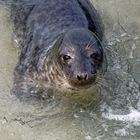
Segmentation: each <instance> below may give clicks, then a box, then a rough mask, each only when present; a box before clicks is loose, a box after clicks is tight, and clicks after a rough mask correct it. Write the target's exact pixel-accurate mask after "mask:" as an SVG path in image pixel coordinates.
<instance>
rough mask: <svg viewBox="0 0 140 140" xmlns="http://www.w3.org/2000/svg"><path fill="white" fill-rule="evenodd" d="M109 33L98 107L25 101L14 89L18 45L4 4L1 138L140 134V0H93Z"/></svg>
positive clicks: (113, 139)
mask: <svg viewBox="0 0 140 140" xmlns="http://www.w3.org/2000/svg"><path fill="white" fill-rule="evenodd" d="M91 1H92V2H93V4H94V5H95V7H96V9H98V11H99V12H100V14H101V16H102V19H103V23H104V25H105V34H106V38H107V42H106V48H107V50H108V53H109V54H110V53H111V56H109V57H108V63H109V64H108V73H107V74H106V77H105V83H103V85H102V86H104V88H103V90H102V94H106V95H107V96H106V99H105V101H103V102H102V104H101V105H100V106H99V107H97V108H92V107H86V108H83V107H77V106H75V105H69V106H68V105H66V104H65V106H64V103H58V102H55V101H52V102H51V101H50V102H47V103H46V102H39V103H35V104H26V103H21V102H19V101H18V100H17V99H16V97H14V96H12V95H11V94H10V89H11V87H12V81H13V80H12V78H13V70H14V67H15V65H16V62H17V56H18V50H17V48H16V47H14V42H13V37H12V36H13V35H12V29H11V24H10V22H9V20H10V19H9V13H8V11H7V9H5V8H4V7H3V6H0V139H2V140H19V139H20V140H139V139H140V15H139V13H140V1H139V0H108V1H107V2H106V1H103V0H91Z"/></svg>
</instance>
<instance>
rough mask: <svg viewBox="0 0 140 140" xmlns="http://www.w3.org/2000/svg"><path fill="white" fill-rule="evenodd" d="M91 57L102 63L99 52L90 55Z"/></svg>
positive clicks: (97, 62)
mask: <svg viewBox="0 0 140 140" xmlns="http://www.w3.org/2000/svg"><path fill="white" fill-rule="evenodd" d="M90 58H91V59H92V60H93V61H94V63H95V64H96V65H98V64H99V63H100V56H99V54H98V53H93V54H91V55H90Z"/></svg>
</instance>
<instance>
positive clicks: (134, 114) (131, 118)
mask: <svg viewBox="0 0 140 140" xmlns="http://www.w3.org/2000/svg"><path fill="white" fill-rule="evenodd" d="M102 116H103V117H104V118H106V119H109V120H119V121H127V122H133V123H134V124H135V125H140V112H139V111H137V110H136V109H130V113H129V114H127V115H116V114H112V113H110V112H109V113H103V114H102Z"/></svg>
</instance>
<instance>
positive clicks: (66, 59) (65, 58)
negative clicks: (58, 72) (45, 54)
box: [62, 55, 71, 62]
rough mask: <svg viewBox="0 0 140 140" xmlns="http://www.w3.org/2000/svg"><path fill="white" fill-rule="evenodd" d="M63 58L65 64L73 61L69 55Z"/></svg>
mask: <svg viewBox="0 0 140 140" xmlns="http://www.w3.org/2000/svg"><path fill="white" fill-rule="evenodd" d="M62 58H63V61H65V62H66V61H68V60H70V59H71V57H70V56H69V55H63V57H62Z"/></svg>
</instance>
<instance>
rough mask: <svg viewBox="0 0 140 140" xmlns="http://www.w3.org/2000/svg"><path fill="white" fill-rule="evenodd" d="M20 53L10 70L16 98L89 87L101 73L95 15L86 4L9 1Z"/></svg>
mask: <svg viewBox="0 0 140 140" xmlns="http://www.w3.org/2000/svg"><path fill="white" fill-rule="evenodd" d="M11 13H12V20H13V22H14V30H15V34H16V36H17V37H19V38H20V41H19V46H20V48H21V54H20V58H19V62H18V64H17V66H16V69H15V82H14V85H15V88H14V93H15V94H16V95H17V96H18V97H19V99H21V100H24V99H25V98H26V99H29V98H30V97H36V96H37V98H38V97H40V96H41V97H44V98H48V96H49V93H50V91H51V90H54V89H55V90H58V91H60V92H62V93H63V92H67V93H74V92H78V93H79V92H80V91H81V90H83V89H84V91H85V90H86V89H89V88H91V87H94V86H95V85H96V84H97V83H98V82H97V81H98V80H97V79H98V77H99V75H102V74H103V73H104V72H105V71H106V66H107V65H106V58H105V53H104V48H103V46H102V43H101V42H102V40H103V28H102V23H101V20H100V16H99V14H98V13H97V11H96V10H95V8H94V7H93V6H92V4H91V3H90V2H89V1H88V0H87V1H85V0H53V1H49V0H42V1H40V0H34V1H33V0H31V1H30V2H29V1H27V0H13V3H12V6H11Z"/></svg>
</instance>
